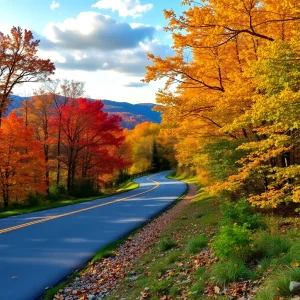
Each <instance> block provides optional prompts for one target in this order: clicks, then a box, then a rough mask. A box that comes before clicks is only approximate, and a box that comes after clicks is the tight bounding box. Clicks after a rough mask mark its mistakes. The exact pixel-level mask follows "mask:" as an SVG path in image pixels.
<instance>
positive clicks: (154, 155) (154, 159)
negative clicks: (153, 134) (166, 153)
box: [151, 140, 160, 172]
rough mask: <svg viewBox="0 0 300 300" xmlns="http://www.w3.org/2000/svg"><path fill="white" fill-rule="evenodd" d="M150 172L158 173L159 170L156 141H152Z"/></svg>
mask: <svg viewBox="0 0 300 300" xmlns="http://www.w3.org/2000/svg"><path fill="white" fill-rule="evenodd" d="M151 170H152V172H158V171H159V170H160V159H159V154H158V150H157V144H156V140H154V141H153V147H152V159H151Z"/></svg>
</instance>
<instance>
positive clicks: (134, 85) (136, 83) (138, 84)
mask: <svg viewBox="0 0 300 300" xmlns="http://www.w3.org/2000/svg"><path fill="white" fill-rule="evenodd" d="M147 85H148V83H144V82H139V81H137V82H128V83H126V84H124V85H123V86H125V87H134V88H141V87H144V86H147Z"/></svg>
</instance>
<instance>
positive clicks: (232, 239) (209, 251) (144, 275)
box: [108, 176, 300, 300]
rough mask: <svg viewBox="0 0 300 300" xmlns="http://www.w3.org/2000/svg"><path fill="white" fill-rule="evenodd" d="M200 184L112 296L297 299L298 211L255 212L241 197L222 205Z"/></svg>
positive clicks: (299, 260) (299, 272) (299, 278)
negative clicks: (289, 213)
mask: <svg viewBox="0 0 300 300" xmlns="http://www.w3.org/2000/svg"><path fill="white" fill-rule="evenodd" d="M176 179H185V180H187V178H186V177H185V176H181V177H176ZM188 181H190V182H194V183H195V182H197V179H196V178H190V179H189V180H188ZM198 187H199V190H198V193H197V196H196V197H195V199H194V200H193V201H192V203H191V204H190V205H188V206H187V207H186V208H185V210H184V211H182V212H181V213H180V215H178V216H177V217H176V218H175V219H174V220H173V221H172V223H171V225H170V226H169V227H168V228H167V229H166V230H164V231H163V233H162V234H161V236H160V241H159V242H158V243H157V244H156V245H155V246H153V247H151V248H149V250H148V251H147V253H145V254H144V255H143V256H142V257H141V259H139V260H138V261H137V262H136V263H135V265H134V269H133V270H130V272H131V273H132V272H134V274H136V278H135V280H132V278H131V277H130V276H128V278H126V279H125V280H124V281H123V282H122V283H121V284H120V286H119V288H118V289H117V290H115V291H114V292H113V293H112V294H111V295H110V296H109V297H108V299H109V300H112V299H120V298H126V299H127V300H130V299H139V297H141V296H142V297H144V298H142V299H208V298H211V297H213V298H217V299H228V296H230V297H233V298H232V299H236V298H237V297H245V298H246V299H248V298H250V297H254V299H260V300H273V299H291V297H292V293H291V292H290V290H289V284H290V282H291V281H300V230H299V229H300V228H299V226H300V223H299V220H300V219H299V217H298V216H297V215H292V216H289V217H282V216H278V215H276V214H274V213H273V214H272V213H271V214H270V213H266V212H265V213H264V214H263V215H260V214H256V213H253V212H250V211H251V209H249V207H248V206H247V203H245V202H243V201H242V202H240V203H235V204H229V206H225V207H224V205H223V204H222V205H221V203H222V201H221V203H220V201H218V200H217V199H216V198H214V197H210V196H209V195H208V194H207V193H206V192H205V191H203V190H201V186H199V185H198ZM280 297H281V298H280Z"/></svg>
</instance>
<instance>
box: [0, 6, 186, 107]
mask: <svg viewBox="0 0 300 300" xmlns="http://www.w3.org/2000/svg"><path fill="white" fill-rule="evenodd" d="M180 2H181V0H160V1H157V0H149V1H147V0H98V1H97V0H72V1H71V0H56V1H52V0H49V1H48V0H13V1H12V0H0V12H1V14H0V16H1V17H0V31H2V32H8V30H9V29H10V28H11V27H12V26H20V27H22V28H27V29H30V30H32V31H33V32H34V35H35V37H36V38H38V39H40V40H41V43H40V47H39V49H40V50H39V55H40V56H41V57H43V58H50V59H51V60H52V61H53V62H54V63H55V65H56V72H55V76H53V78H62V79H64V78H66V79H75V80H81V81H85V83H86V85H85V86H86V88H85V90H86V95H87V96H89V97H92V98H96V99H110V100H116V101H127V102H132V103H147V102H155V93H156V91H157V90H158V88H159V87H162V85H163V83H162V82H154V83H150V84H149V85H144V84H142V83H141V82H140V80H141V79H142V78H143V77H144V75H145V68H144V67H145V65H146V64H149V62H148V61H147V59H146V53H147V52H151V53H154V54H157V55H158V54H159V55H161V56H168V55H172V50H171V45H172V39H171V38H170V35H169V33H166V32H164V31H163V30H162V27H163V26H165V25H167V21H166V20H165V19H164V16H163V9H171V8H173V9H174V10H175V11H176V12H178V13H180V12H181V11H182V10H183V7H182V6H181V5H180ZM34 88H37V86H33V85H29V84H24V85H23V86H21V87H19V88H18V89H16V90H14V93H15V94H19V95H26V96H28V95H31V94H32V90H33V89H34Z"/></svg>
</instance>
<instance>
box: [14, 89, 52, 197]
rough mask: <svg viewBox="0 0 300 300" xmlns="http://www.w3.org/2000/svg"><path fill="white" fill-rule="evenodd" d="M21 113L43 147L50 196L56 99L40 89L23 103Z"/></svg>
mask: <svg viewBox="0 0 300 300" xmlns="http://www.w3.org/2000/svg"><path fill="white" fill-rule="evenodd" d="M18 112H20V113H21V115H22V116H23V118H24V120H26V122H25V124H26V125H28V124H30V125H31V126H32V127H33V128H34V134H35V138H36V140H38V141H40V143H41V145H42V146H43V152H44V158H45V166H46V169H45V178H46V185H47V194H49V188H50V182H49V177H50V170H49V168H50V166H49V159H50V146H51V138H52V136H51V128H50V119H51V117H52V115H53V113H54V99H53V97H52V94H49V93H48V94H47V93H45V91H44V90H42V89H40V90H38V91H37V92H35V95H34V96H33V97H31V98H30V99H29V100H27V99H26V100H25V101H23V104H22V107H21V108H20V109H19V110H18Z"/></svg>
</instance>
